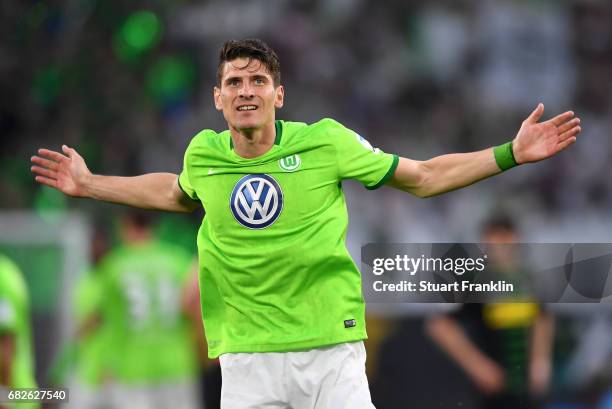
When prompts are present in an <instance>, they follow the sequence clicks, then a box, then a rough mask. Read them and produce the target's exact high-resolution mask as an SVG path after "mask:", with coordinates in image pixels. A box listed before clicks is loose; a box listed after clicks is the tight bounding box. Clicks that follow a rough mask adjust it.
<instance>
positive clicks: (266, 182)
mask: <svg viewBox="0 0 612 409" xmlns="http://www.w3.org/2000/svg"><path fill="white" fill-rule="evenodd" d="M230 209H231V210H232V214H233V215H234V218H235V219H236V220H237V221H238V223H240V224H241V225H243V226H244V227H248V228H249V229H263V228H265V227H268V226H270V225H271V224H272V223H274V222H275V221H276V219H278V216H279V215H280V213H281V211H282V210H283V191H282V190H281V188H280V186H279V185H278V182H276V180H274V178H273V177H271V176H269V175H265V174H262V173H259V174H254V175H246V176H245V177H243V178H242V179H240V180H239V181H238V182H237V183H236V186H234V190H233V191H232V197H231V198H230Z"/></svg>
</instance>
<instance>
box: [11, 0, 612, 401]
mask: <svg viewBox="0 0 612 409" xmlns="http://www.w3.org/2000/svg"><path fill="white" fill-rule="evenodd" d="M244 37H259V38H262V39H263V40H265V41H266V42H268V43H269V44H270V45H271V46H272V47H273V48H274V49H275V50H276V51H277V53H278V54H279V57H280V60H281V71H282V79H281V82H282V83H283V84H284V85H285V88H286V102H285V106H284V107H283V109H282V110H280V111H279V112H277V117H278V118H279V119H284V120H291V121H303V122H314V121H317V120H319V119H320V118H322V117H332V118H334V119H337V120H338V121H340V122H342V123H343V124H345V125H346V126H347V127H349V128H352V129H354V130H355V131H357V132H359V133H360V134H361V135H363V136H364V137H366V138H367V139H368V140H369V141H370V142H371V143H372V144H373V145H375V146H378V147H380V148H381V149H383V150H385V151H387V152H392V153H397V154H400V155H402V156H407V157H410V158H414V159H427V158H429V157H432V156H435V155H439V154H444V153H450V152H465V151H471V150H476V149H482V148H485V147H488V146H491V145H497V144H499V143H502V142H505V141H507V140H509V139H511V138H513V137H514V135H515V133H516V131H517V130H518V128H519V126H520V123H521V121H522V120H523V119H524V118H525V117H526V116H527V115H528V114H529V113H530V112H531V111H532V110H533V108H534V107H535V106H536V104H537V103H538V102H543V103H544V104H545V107H546V112H545V117H549V116H552V115H554V114H557V113H559V112H562V111H565V110H569V109H571V110H574V111H575V112H576V113H577V114H578V115H579V116H580V118H581V119H582V125H583V126H582V129H583V131H582V134H581V136H580V137H579V141H578V143H576V144H575V145H574V146H573V147H572V148H571V149H569V150H568V151H566V152H564V153H563V154H561V155H559V156H558V157H556V158H554V159H552V160H549V161H546V162H544V163H540V164H535V165H530V166H526V167H520V168H517V169H513V170H511V171H509V172H508V173H507V174H505V175H502V176H499V177H497V178H495V180H490V181H485V182H483V183H480V184H478V185H476V186H473V187H470V188H467V189H463V190H461V191H458V192H453V193H450V194H447V195H444V196H442V197H439V198H433V199H428V200H419V199H416V198H411V197H408V196H407V195H405V194H403V193H400V192H396V191H393V190H392V189H382V190H380V191H377V192H375V193H367V192H365V191H364V190H363V189H362V187H361V186H358V185H357V184H352V183H347V184H346V186H345V190H346V193H347V196H348V204H349V212H350V217H351V222H352V223H351V225H350V228H349V239H348V242H347V244H348V246H349V250H350V251H351V253H352V254H353V256H354V257H355V259H356V261H359V249H360V246H361V245H362V244H363V243H366V242H376V241H389V242H393V241H395V242H433V241H446V242H453V241H458V242H461V241H463V242H468V241H478V240H479V239H480V228H481V226H482V223H483V222H484V220H485V219H486V218H487V217H488V216H489V215H490V214H492V213H494V212H496V211H499V210H503V211H504V212H508V213H509V214H512V215H514V216H515V221H516V224H517V228H518V229H519V231H520V234H521V240H522V241H526V242H530V241H531V242H533V241H542V242H559V241H564V242H567V241H570V242H571V241H586V242H589V241H592V242H596V241H601V242H605V241H608V240H609V237H610V233H609V232H610V231H612V212H611V210H612V178H610V177H609V175H610V174H612V160H611V159H612V142H611V141H610V138H609V130H610V129H612V3H610V2H609V1H605V0H563V1H554V0H519V1H512V2H509V1H502V0H499V1H497V0H482V1H470V0H444V1H436V2H427V1H424V0H404V1H397V0H392V1H385V2H384V3H381V2H373V1H367V0H333V1H323V0H319V1H305V0H298V1H289V0H274V1H269V0H267V1H266V0H255V1H243V2H223V1H220V0H214V1H202V2H200V1H191V0H174V1H169V0H156V1H147V2H145V1H138V0H137V1H119V0H117V1H106V2H102V1H95V0H78V1H77V0H71V1H33V0H27V1H17V0H7V1H3V2H2V4H1V5H0V95H1V98H0V192H2V194H1V195H0V210H6V211H8V210H15V209H21V210H24V209H27V210H29V209H33V210H34V211H35V212H37V213H38V214H41V215H44V214H46V213H45V212H48V211H51V212H65V211H68V210H75V209H76V210H80V211H83V212H84V213H85V214H87V215H88V217H90V218H91V220H92V221H93V222H92V223H93V224H94V225H95V226H98V227H99V226H105V227H106V228H108V226H109V225H112V224H113V223H115V221H116V216H117V215H118V214H120V209H118V207H115V206H109V205H104V204H98V203H94V202H92V201H77V200H66V199H65V198H63V197H61V196H60V195H57V194H56V192H54V191H52V190H50V189H43V188H41V187H39V186H37V185H35V183H34V182H33V177H32V175H31V174H30V172H29V157H30V156H31V155H32V154H33V153H34V152H35V150H36V149H37V148H39V147H50V148H54V149H57V148H58V147H59V146H60V145H61V144H67V145H69V146H71V147H74V148H75V149H77V150H78V151H79V152H80V153H81V154H82V155H83V156H84V157H85V159H86V160H87V163H88V165H89V167H90V169H91V170H92V171H93V172H100V173H104V174H117V175H136V174H140V173H143V172H151V171H170V172H175V173H178V172H179V171H180V170H181V167H182V155H183V153H184V150H185V148H186V146H187V144H188V143H189V141H190V139H191V138H192V137H193V135H195V134H196V133H197V132H198V131H199V130H201V129H203V128H212V129H216V130H221V129H225V127H226V124H225V122H224V120H223V117H222V115H221V114H220V113H219V112H217V111H216V110H215V109H214V106H213V104H212V87H213V86H214V85H215V81H216V78H215V72H216V67H217V54H218V50H219V48H220V46H221V44H222V43H223V42H224V41H225V40H227V39H232V38H244ZM383 215H385V216H384V217H383ZM200 217H201V214H195V215H192V216H183V217H182V219H181V220H182V221H181V222H177V221H176V220H177V219H164V220H170V221H168V222H166V223H165V224H164V222H163V220H162V226H167V229H166V230H164V227H162V228H161V229H160V230H158V233H159V234H160V236H165V237H168V236H172V235H173V234H174V233H175V232H176V229H177V228H178V229H179V230H180V229H183V230H182V233H181V234H175V235H174V237H182V238H184V237H187V239H185V242H189V237H190V236H189V234H193V232H194V230H195V228H197V225H198V224H199V219H200ZM192 225H193V226H192ZM177 226H178V227H177ZM98 230H100V229H99V228H97V229H96V231H98ZM102 230H104V229H102ZM185 232H187V233H186V234H183V233H185ZM96 237H97V238H96V240H98V239H99V237H98V236H96ZM96 240H94V241H92V243H93V245H92V248H93V251H92V254H94V256H95V257H92V263H93V259H98V258H99V257H100V256H101V254H103V253H105V252H106V251H108V250H109V249H108V246H105V245H104V240H101V241H96ZM96 243H98V244H99V243H102V244H99V245H97V244H96ZM2 244H3V243H0V248H1V247H2ZM175 244H176V243H175ZM193 244H194V243H190V244H187V245H186V246H185V247H186V248H187V249H188V250H191V251H193V247H191V248H189V246H190V245H191V246H193ZM96 249H97V250H96ZM96 254H97V256H96ZM22 269H27V266H22ZM577 310H580V313H578V314H577V315H572V314H573V313H574V312H575V311H577ZM562 312H563V311H562ZM580 314H582V315H580ZM422 315H423V314H420V313H417V312H414V311H412V310H411V307H407V308H406V309H405V310H404V311H403V312H402V313H401V316H402V318H390V317H389V316H388V315H384V314H383V316H379V317H378V318H377V317H373V318H372V319H371V320H370V325H371V329H370V328H369V330H370V333H371V339H372V340H371V343H370V346H369V353H370V354H371V360H370V365H371V368H369V370H370V374H371V376H372V378H371V379H372V380H373V382H374V385H373V395H374V398H375V403H376V393H379V395H378V399H379V403H380V404H379V407H380V408H384V407H408V406H410V405H409V404H408V403H406V402H407V401H404V402H403V404H402V403H401V402H402V401H401V398H400V397H399V396H398V397H397V399H396V400H394V401H393V402H390V401H384V400H382V398H380V396H381V395H380V394H383V395H385V396H389V392H388V391H389V390H395V391H396V392H397V391H402V390H404V389H402V387H401V386H398V385H395V384H394V388H390V387H385V386H384V385H385V382H387V380H389V379H394V380H395V381H396V382H397V381H398V380H399V379H403V380H405V381H406V382H413V385H414V387H413V388H412V389H406V390H409V391H414V390H419V385H421V386H423V388H424V387H425V386H424V385H426V384H429V385H434V386H437V387H438V388H439V389H440V390H446V389H447V388H450V385H451V384H453V385H455V386H456V390H461V391H464V392H465V391H466V390H469V388H470V387H474V385H471V386H470V384H469V382H468V381H466V379H465V377H461V376H459V375H458V374H460V373H461V372H460V371H459V370H458V369H457V368H454V369H449V366H444V365H447V364H448V362H446V361H444V359H443V358H442V357H443V355H437V358H436V355H435V350H436V349H435V347H434V346H433V345H434V344H433V341H432V335H431V334H435V333H436V328H437V329H439V328H440V327H442V328H446V327H444V325H437V326H436V325H430V324H428V325H425V319H424V318H422ZM458 317H459V316H458ZM560 317H561V318H559V320H560V321H559V322H557V330H556V331H555V341H554V342H555V352H554V354H553V355H554V357H553V360H554V359H558V360H560V361H559V362H561V361H563V365H561V364H559V365H557V366H555V368H556V369H557V370H558V371H559V372H557V377H556V378H555V379H556V380H557V381H558V382H560V383H559V385H562V386H559V388H558V389H557V391H559V390H565V389H564V388H565V386H563V385H567V384H568V383H567V382H569V381H567V379H569V378H568V377H567V376H565V375H566V374H565V373H563V371H568V373H571V374H582V375H583V376H582V378H580V377H578V378H580V380H579V381H578V380H575V379H574V381H572V382H574V384H575V385H578V386H576V387H577V388H578V390H579V391H580V394H579V395H580V396H581V397H582V401H583V402H587V403H588V404H589V405H591V406H588V407H592V408H596V409H603V408H609V407H611V406H604V405H605V402H604V399H605V395H604V393H605V391H606V390H607V388H608V387H609V385H610V383H609V380H610V378H609V372H610V371H609V368H610V364H609V361H608V360H609V357H608V355H609V352H610V351H608V350H606V349H605V348H603V347H602V345H603V344H606V343H607V344H609V338H608V337H607V334H610V333H611V332H610V320H609V317H608V312H606V311H599V310H596V309H584V308H583V309H579V308H578V307H573V308H572V309H571V313H570V314H565V315H564V314H560ZM568 317H569V318H568ZM576 317H578V318H576ZM585 317H586V318H585ZM457 319H458V320H459V321H460V320H461V317H459V318H457ZM563 320H567V322H565V323H564V322H562V321H563ZM34 324H35V325H34V335H35V337H36V335H37V331H36V319H34ZM424 325H425V327H424ZM432 328H433V329H432ZM38 333H39V334H40V332H38ZM577 333H578V334H582V338H577V337H576V336H575V335H573V334H577ZM427 334H429V335H427ZM433 337H434V338H435V335H433ZM378 341H380V342H378ZM379 345H383V346H384V347H386V348H391V349H390V350H391V351H394V350H395V349H393V348H395V347H397V348H398V349H397V350H398V351H400V350H402V348H404V349H403V350H404V351H412V353H411V354H410V355H404V357H405V360H406V361H407V363H410V362H412V363H413V366H412V367H413V368H414V366H415V365H423V366H426V367H428V368H429V369H430V371H424V372H422V373H418V371H417V370H416V369H412V372H408V369H406V368H407V367H409V366H407V367H402V366H401V365H400V363H401V362H402V360H399V359H395V358H396V355H391V356H389V355H387V356H385V355H382V356H381V360H380V361H378V360H377V354H376V348H378V346H379ZM570 350H571V351H572V353H571V354H570V352H568V351H570ZM423 351H429V353H430V354H429V355H427V354H425V353H424V352H423ZM572 354H574V355H572ZM423 356H429V357H430V358H429V359H430V360H429V361H427V360H425V361H423V360H422V359H423V358H422V357H423ZM46 360H47V361H48V360H49V359H48V358H47V359H46ZM411 360H412V361H411ZM443 361H444V362H446V363H441V362H443ZM432 362H433V363H432ZM436 362H438V363H440V366H436V365H435V363H436ZM376 368H380V370H379V371H378V374H379V375H380V373H381V372H380V371H383V372H384V373H385V374H386V375H387V377H386V378H384V377H380V378H377V377H376V373H377V369H376ZM435 368H438V369H439V368H445V369H441V371H442V372H439V371H438V372H436V371H435V370H434V369H435ZM454 370H456V372H453V371H454ZM385 371H386V372H385ZM394 371H397V372H394ZM427 374H428V375H429V376H430V377H429V378H427V377H425V375H427ZM602 374H603V375H602ZM419 376H421V378H422V379H429V380H430V382H428V383H426V382H424V381H423V382H421V383H419V382H418V379H421V378H419ZM445 376H446V378H445ZM570 378H571V377H570ZM559 379H561V380H559ZM602 379H603V380H602ZM41 380H42V377H41V376H39V381H41ZM436 381H437V382H438V383H437V384H436V383H435V382H436ZM381 382H382V383H381ZM564 382H565V383H564ZM570 383H571V382H570ZM585 385H587V386H588V387H587V386H585ZM462 387H463V389H462ZM398 388H399V389H398ZM589 388H591V389H589ZM421 390H423V389H422V388H421ZM585 391H586V392H585ZM407 393H408V392H407ZM581 394H585V395H584V396H586V397H584V396H583V395H581ZM449 396H452V397H453V399H454V401H453V402H454V404H455V405H456V406H454V407H457V406H463V407H466V408H469V407H470V406H469V399H468V398H464V400H463V401H461V399H462V398H457V396H458V395H452V394H451V393H449ZM572 396H576V395H572ZM602 396H604V397H603V398H602ZM406 398H409V396H406ZM398 402H399V403H398ZM393 405H396V406H393ZM597 405H600V406H597ZM608 405H611V404H610V403H608ZM422 407H426V405H425V403H424V404H423V406H422ZM449 407H450V406H449ZM559 407H570V406H559Z"/></svg>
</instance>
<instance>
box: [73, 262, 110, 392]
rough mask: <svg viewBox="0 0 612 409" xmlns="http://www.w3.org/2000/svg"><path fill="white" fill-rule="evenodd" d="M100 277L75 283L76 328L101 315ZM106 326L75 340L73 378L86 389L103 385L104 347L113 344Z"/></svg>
mask: <svg viewBox="0 0 612 409" xmlns="http://www.w3.org/2000/svg"><path fill="white" fill-rule="evenodd" d="M100 276H101V275H100V274H97V273H96V272H88V273H87V274H85V275H84V276H83V277H81V279H80V280H79V281H78V283H77V285H76V287H75V292H74V309H75V315H76V319H77V323H78V325H79V326H81V325H84V324H85V323H86V322H87V321H89V320H90V319H91V318H92V317H93V316H97V315H100V309H101V308H102V303H103V302H104V299H105V295H104V288H103V280H102V279H101V277H100ZM108 337H109V330H108V326H101V327H97V328H93V329H91V331H89V332H87V333H85V334H83V335H82V337H81V338H80V339H78V340H77V344H76V348H77V356H76V375H77V378H78V379H79V380H80V381H81V382H82V383H83V384H85V385H89V386H97V385H99V384H100V383H101V382H102V378H103V375H104V372H103V368H104V363H105V362H106V361H107V358H106V357H105V355H104V354H105V353H106V351H107V349H108V348H107V347H106V345H107V343H109V342H112V338H108Z"/></svg>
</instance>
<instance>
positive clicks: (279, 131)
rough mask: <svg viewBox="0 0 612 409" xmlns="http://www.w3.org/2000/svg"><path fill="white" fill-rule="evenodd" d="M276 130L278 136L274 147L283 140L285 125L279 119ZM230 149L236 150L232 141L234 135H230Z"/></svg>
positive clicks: (275, 123) (275, 122)
mask: <svg viewBox="0 0 612 409" xmlns="http://www.w3.org/2000/svg"><path fill="white" fill-rule="evenodd" d="M274 130H275V133H276V136H275V137H274V145H280V142H281V138H282V136H283V123H282V121H281V120H279V119H277V120H276V121H274ZM230 149H232V150H234V142H233V141H232V135H231V134H230Z"/></svg>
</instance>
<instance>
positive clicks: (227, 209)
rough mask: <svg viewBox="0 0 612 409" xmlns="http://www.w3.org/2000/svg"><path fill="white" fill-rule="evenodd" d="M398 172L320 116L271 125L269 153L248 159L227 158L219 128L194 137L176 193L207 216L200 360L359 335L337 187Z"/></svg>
mask: <svg viewBox="0 0 612 409" xmlns="http://www.w3.org/2000/svg"><path fill="white" fill-rule="evenodd" d="M397 163H398V157H397V156H395V155H389V154H385V153H383V152H381V151H380V150H379V149H374V148H372V146H371V145H370V144H369V143H368V142H367V141H366V140H365V139H363V138H362V137H361V136H359V135H358V134H356V133H355V132H353V131H351V130H349V129H347V128H345V127H343V126H342V125H341V124H339V123H338V122H336V121H334V120H331V119H323V120H321V121H319V122H317V123H315V124H312V125H306V124H304V123H296V122H285V121H277V122H276V140H275V143H274V145H273V147H272V148H271V149H270V150H269V151H268V152H266V153H265V154H264V155H261V156H259V157H257V158H252V159H246V158H242V157H240V156H239V155H238V154H236V153H235V152H234V150H233V145H232V141H231V136H230V132H229V131H225V132H221V133H219V134H217V133H215V132H214V131H211V130H204V131H202V132H200V133H199V134H198V135H196V136H195V137H194V139H193V140H192V142H191V143H190V145H189V147H188V148H187V151H186V153H185V162H184V167H183V171H182V172H181V175H180V177H179V184H180V186H181V188H182V189H183V190H184V191H185V193H186V194H187V195H188V196H190V197H191V198H192V199H194V200H200V201H201V202H202V204H203V206H204V209H205V210H206V216H205V217H204V220H203V222H202V225H201V227H200V231H199V233H198V249H199V256H200V260H201V263H200V293H201V295H202V315H203V319H204V327H205V330H206V337H207V341H208V346H209V356H210V357H211V358H214V357H217V356H218V355H220V354H223V353H226V352H272V351H294V350H303V349H311V348H317V347H320V346H324V345H332V344H337V343H341V342H350V341H357V340H362V339H365V338H366V330H365V318H364V316H365V304H364V301H363V297H362V294H361V275H360V273H359V270H358V269H357V267H356V266H355V264H354V262H353V261H352V259H351V258H350V256H349V253H348V251H347V249H346V246H345V237H346V229H347V225H348V215H347V210H346V204H345V200H344V195H343V193H342V186H341V182H342V180H344V179H357V180H359V181H360V182H362V183H363V184H364V185H365V186H366V187H367V188H368V189H375V188H377V187H379V186H381V185H383V184H384V183H385V182H386V181H387V180H388V178H389V177H391V175H392V174H393V172H394V170H395V168H396V167H397Z"/></svg>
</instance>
